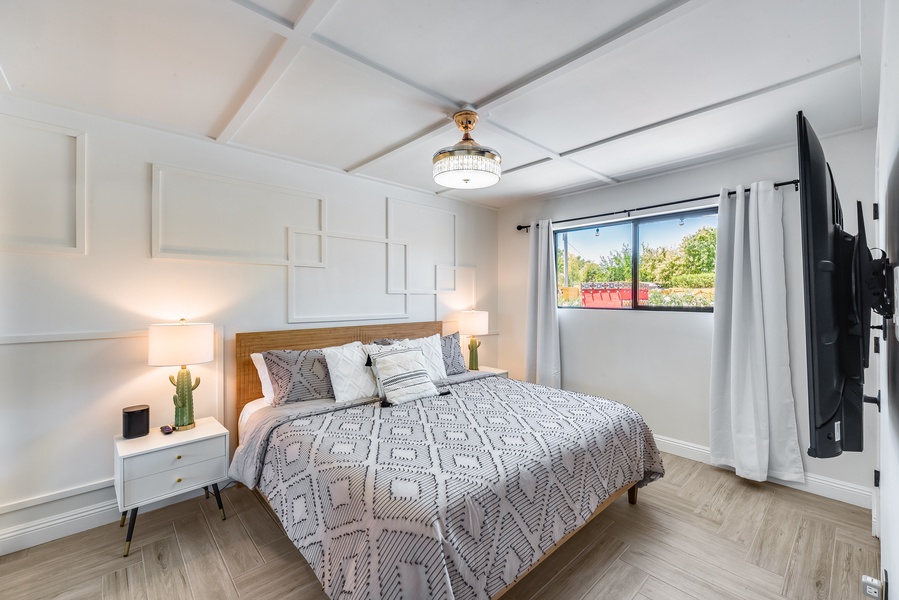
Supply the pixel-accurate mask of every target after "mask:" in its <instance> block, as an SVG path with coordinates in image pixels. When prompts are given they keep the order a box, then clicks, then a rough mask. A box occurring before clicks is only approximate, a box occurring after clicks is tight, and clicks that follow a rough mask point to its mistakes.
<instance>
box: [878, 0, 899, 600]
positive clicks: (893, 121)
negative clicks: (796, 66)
mask: <svg viewBox="0 0 899 600" xmlns="http://www.w3.org/2000/svg"><path fill="white" fill-rule="evenodd" d="M883 22H884V31H883V65H882V70H881V75H880V112H879V115H878V123H877V158H878V161H877V175H878V177H877V181H878V194H879V198H880V201H881V206H882V207H883V209H884V218H883V219H882V221H881V226H882V228H883V229H882V230H883V231H884V232H885V236H884V237H883V238H882V239H884V240H885V243H884V246H885V250H886V251H887V255H888V256H889V257H890V260H891V261H892V262H893V263H894V264H895V263H896V260H897V258H899V164H897V161H899V1H896V0H887V2H886V5H885V9H884V20H883ZM890 181H891V186H888V185H887V184H888V182H890ZM895 322H896V320H894V321H893V323H895ZM896 337H897V336H896V330H895V329H893V330H890V331H889V333H888V338H887V339H888V342H887V345H886V353H885V354H884V355H883V356H881V360H882V361H883V362H882V365H883V367H884V368H883V369H882V371H881V373H882V376H881V380H882V386H883V388H884V390H885V393H884V395H883V397H882V411H883V412H882V413H881V415H880V473H881V475H880V507H881V510H880V564H881V568H882V569H883V571H885V572H890V573H892V577H893V579H892V581H893V586H894V587H896V586H897V585H899V342H897V340H896ZM893 595H894V596H895V595H896V591H895V590H894V591H893Z"/></svg>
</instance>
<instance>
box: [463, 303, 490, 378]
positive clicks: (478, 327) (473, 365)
mask: <svg viewBox="0 0 899 600" xmlns="http://www.w3.org/2000/svg"><path fill="white" fill-rule="evenodd" d="M488 318H489V315H488V314H487V311H486V310H463V311H462V312H460V313H459V333H461V334H462V335H470V336H471V340H469V342H468V369H469V370H471V371H477V370H478V347H479V346H480V345H481V342H480V341H478V338H476V337H475V336H477V335H487V332H488V330H487V324H488Z"/></svg>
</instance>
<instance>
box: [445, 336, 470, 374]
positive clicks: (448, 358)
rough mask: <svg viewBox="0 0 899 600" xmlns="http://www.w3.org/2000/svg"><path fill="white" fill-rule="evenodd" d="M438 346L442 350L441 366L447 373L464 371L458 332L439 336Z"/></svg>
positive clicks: (465, 369)
mask: <svg viewBox="0 0 899 600" xmlns="http://www.w3.org/2000/svg"><path fill="white" fill-rule="evenodd" d="M440 347H441V349H442V351H443V366H444V368H445V369H446V374H447V375H458V374H459V373H465V372H466V371H468V369H467V368H466V367H465V359H464V358H462V343H461V342H460V341H459V332H458V331H457V332H456V333H453V334H451V335H445V336H443V337H442V338H440Z"/></svg>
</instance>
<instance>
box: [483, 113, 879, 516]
mask: <svg viewBox="0 0 899 600" xmlns="http://www.w3.org/2000/svg"><path fill="white" fill-rule="evenodd" d="M807 116H808V117H809V119H810V121H811V122H812V125H813V126H814V118H815V116H814V115H813V114H811V115H807ZM874 140H875V136H874V131H873V130H864V131H860V132H855V133H850V134H847V135H842V136H838V137H834V138H830V139H824V140H822V143H823V146H824V150H825V153H826V155H827V157H828V160H829V161H830V162H831V165H832V167H833V171H834V177H835V179H836V181H837V184H838V186H839V191H840V194H841V198H842V201H843V205H844V211H845V212H846V219H845V220H846V226H847V229H848V230H850V231H855V204H854V203H855V200H862V201H863V202H864V203H865V204H866V207H867V208H866V214H867V215H870V214H871V211H870V206H871V204H872V202H873V198H874V186H873V173H874ZM797 175H798V164H797V157H796V148H795V147H788V148H784V149H781V150H777V151H772V152H767V153H764V154H758V155H754V156H748V157H743V158H739V159H735V160H730V161H726V162H721V163H718V164H712V165H707V166H704V167H701V168H695V169H690V170H687V171H683V172H680V173H677V174H673V175H668V176H662V177H656V178H652V179H646V180H643V181H638V182H633V183H630V184H623V185H618V186H615V187H612V188H608V189H605V190H599V191H593V192H589V193H582V194H578V195H573V196H570V197H564V198H559V199H557V200H551V201H541V202H534V203H531V204H527V205H522V206H515V207H510V208H507V209H504V210H502V211H501V212H500V216H499V289H500V317H501V322H500V327H501V330H502V336H501V339H500V365H501V366H502V367H504V368H508V369H509V370H510V372H511V374H512V375H513V376H515V377H523V376H524V349H523V348H524V329H525V304H524V301H523V298H525V297H526V289H527V244H528V239H527V238H528V236H527V234H526V233H524V232H523V231H521V232H519V231H516V229H515V226H516V225H517V224H527V223H529V222H530V221H531V220H532V219H538V218H551V219H553V220H559V219H565V218H572V217H578V216H583V215H591V214H599V213H603V212H607V211H614V210H620V209H626V208H635V207H639V206H646V205H651V204H656V203H661V202H666V201H671V200H678V199H683V198H693V197H697V196H705V195H708V194H714V193H717V192H718V190H720V189H721V188H722V187H727V188H730V189H733V188H734V187H735V186H736V185H737V184H744V185H748V184H750V183H752V182H754V181H758V180H762V179H773V180H774V181H785V180H791V179H794V178H796V177H797ZM782 189H784V195H785V199H786V204H787V215H786V217H785V228H786V229H787V230H788V231H793V232H794V233H793V235H792V237H790V238H789V239H788V240H787V253H788V263H787V277H788V280H789V281H788V319H789V327H790V349H791V359H792V362H793V364H794V365H796V368H794V370H793V389H794V395H795V398H796V403H797V411H796V412H797V422H798V424H799V428H800V446H801V447H802V448H803V455H804V454H805V452H804V450H805V449H806V448H807V447H808V411H807V393H808V392H807V382H806V372H805V370H804V367H803V366H802V365H804V364H805V341H804V309H803V304H802V303H803V300H802V267H801V263H800V245H799V244H800V233H799V224H798V218H799V207H798V193H796V192H795V191H793V188H782ZM708 202H713V201H706V203H708ZM700 204H701V203H700ZM635 216H636V215H635ZM869 218H870V217H869ZM868 230H869V236H870V235H871V230H872V226H871V223H870V221H869V222H868ZM869 239H870V238H869ZM559 323H560V333H561V338H562V383H563V387H565V388H569V389H575V390H579V391H584V392H588V393H593V394H598V395H602V396H607V397H609V398H612V399H615V400H619V401H622V402H625V403H627V404H629V405H631V406H633V407H634V408H636V409H637V410H639V411H640V412H641V413H642V414H643V416H644V418H645V419H646V421H647V422H648V424H649V425H650V427H652V429H653V431H654V432H655V434H656V436H657V438H658V439H659V441H660V445H662V446H663V448H664V449H665V450H667V451H670V452H673V453H676V454H680V455H683V456H687V457H689V458H694V459H700V460H708V444H709V432H708V419H709V413H708V387H709V368H710V359H711V336H712V314H710V313H687V312H682V313H667V312H666V313H660V312H650V311H633V312H631V311H602V310H596V311H589V310H578V309H572V310H560V316H559ZM876 389H877V373H876V369H874V370H873V371H869V373H868V384H867V387H866V390H867V392H868V393H876ZM876 419H877V416H876V410H874V411H872V410H871V408H868V409H866V416H865V430H866V433H867V435H868V436H869V437H868V445H867V447H866V451H865V452H864V453H861V454H848V453H847V454H844V455H843V456H841V457H839V458H835V459H830V460H820V459H812V458H810V457H808V456H803V461H804V464H805V468H806V473H807V474H808V479H809V481H808V484H807V485H806V486H804V487H805V489H808V490H810V491H813V492H816V493H819V494H823V495H828V496H830V497H834V498H837V499H840V500H844V501H847V502H852V503H855V504H859V505H862V506H870V501H871V485H872V481H873V470H874V465H875V451H874V445H876V427H877V425H876V422H877V421H876Z"/></svg>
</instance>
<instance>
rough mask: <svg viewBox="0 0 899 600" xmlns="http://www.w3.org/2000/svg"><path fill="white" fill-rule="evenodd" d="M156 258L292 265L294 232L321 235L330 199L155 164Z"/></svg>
mask: <svg viewBox="0 0 899 600" xmlns="http://www.w3.org/2000/svg"><path fill="white" fill-rule="evenodd" d="M151 197H152V218H151V222H150V227H151V232H150V239H151V246H152V247H151V254H152V256H153V257H154V258H180V259H190V260H213V261H219V262H229V263H249V264H259V265H288V264H289V263H290V254H291V250H292V248H293V246H294V245H295V243H296V242H295V240H293V239H292V238H291V232H292V231H297V232H300V233H304V234H312V235H320V234H321V233H322V232H323V231H324V229H325V219H326V216H325V215H326V214H327V208H326V203H327V199H326V198H325V197H324V196H322V195H319V194H313V193H310V192H304V191H300V190H294V189H289V188H283V187H277V186H273V185H267V184H263V183H256V182H252V181H244V180H241V179H233V178H230V177H222V176H220V175H212V174H209V173H201V172H197V171H190V170H187V169H181V168H178V167H172V166H167V165H158V164H154V165H153V187H152V194H151Z"/></svg>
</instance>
